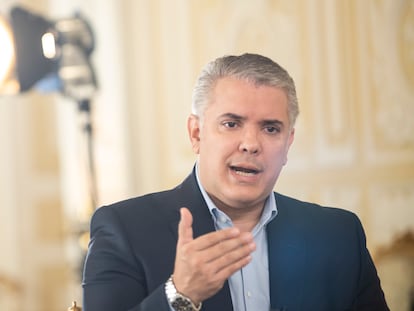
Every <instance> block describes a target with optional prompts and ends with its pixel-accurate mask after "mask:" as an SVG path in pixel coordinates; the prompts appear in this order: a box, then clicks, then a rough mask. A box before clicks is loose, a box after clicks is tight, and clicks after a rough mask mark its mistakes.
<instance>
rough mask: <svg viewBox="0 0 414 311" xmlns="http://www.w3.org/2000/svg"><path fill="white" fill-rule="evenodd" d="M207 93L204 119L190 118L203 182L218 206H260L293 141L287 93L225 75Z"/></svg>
mask: <svg viewBox="0 0 414 311" xmlns="http://www.w3.org/2000/svg"><path fill="white" fill-rule="evenodd" d="M210 99H211V102H210V104H209V105H208V106H207V108H206V110H205V112H204V115H203V117H202V118H203V119H202V122H200V120H199V119H198V118H197V117H196V116H193V115H192V116H190V118H189V121H188V130H189V134H190V139H191V142H192V145H193V150H194V152H195V153H196V154H198V157H199V159H198V161H199V173H200V180H201V183H202V185H203V187H204V188H205V190H206V192H207V193H208V194H209V196H210V197H211V198H212V200H213V202H214V203H215V204H216V205H217V207H219V208H221V209H222V210H229V209H242V208H246V209H252V208H254V209H256V208H260V209H261V208H262V207H263V203H264V200H265V199H266V198H267V196H268V195H269V194H270V192H271V191H272V190H273V187H274V185H275V183H276V180H277V178H278V176H279V173H280V171H281V169H282V167H283V165H284V164H285V163H286V161H287V153H288V150H289V147H290V145H291V144H292V142H293V137H294V131H293V129H291V127H290V125H289V118H288V103H287V97H286V94H285V92H284V91H283V90H282V89H279V88H274V87H268V86H259V87H257V86H255V85H254V84H252V83H249V82H247V81H245V80H239V79H236V78H232V77H226V78H222V79H220V80H219V81H218V82H217V83H216V86H215V89H214V91H213V93H212V96H211V98H210Z"/></svg>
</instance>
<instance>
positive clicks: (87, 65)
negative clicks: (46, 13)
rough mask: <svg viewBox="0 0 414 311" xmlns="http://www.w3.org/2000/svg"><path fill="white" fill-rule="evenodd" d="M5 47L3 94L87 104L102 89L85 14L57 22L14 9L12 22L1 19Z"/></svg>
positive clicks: (0, 69) (0, 43) (0, 73)
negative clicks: (57, 95) (58, 96)
mask: <svg viewBox="0 0 414 311" xmlns="http://www.w3.org/2000/svg"><path fill="white" fill-rule="evenodd" d="M0 47H1V49H0V93H1V94H16V93H23V92H26V91H28V90H30V89H32V88H37V89H40V90H42V91H46V92H48V91H59V92H61V93H62V94H64V95H66V96H69V97H70V98H73V99H75V100H77V101H82V100H85V99H89V98H90V97H91V96H92V94H93V93H94V91H95V89H96V79H95V74H94V70H93V67H92V64H91V61H90V56H91V53H92V51H93V49H94V37H93V33H92V30H91V27H90V25H89V24H88V22H87V21H86V20H85V19H84V18H83V17H82V16H81V15H80V14H76V15H75V16H74V17H71V18H65V19H58V20H55V21H51V20H48V19H46V18H43V17H42V16H39V15H36V14H33V13H32V12H29V11H28V10H26V9H24V8H22V7H14V8H12V9H11V12H10V18H9V19H8V20H7V19H6V18H4V17H3V18H1V17H0Z"/></svg>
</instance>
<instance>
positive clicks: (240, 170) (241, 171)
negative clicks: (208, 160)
mask: <svg viewBox="0 0 414 311" xmlns="http://www.w3.org/2000/svg"><path fill="white" fill-rule="evenodd" d="M230 169H231V170H232V171H233V172H235V173H236V174H238V175H241V176H253V175H257V174H259V170H256V169H253V168H246V167H241V166H233V165H232V166H230Z"/></svg>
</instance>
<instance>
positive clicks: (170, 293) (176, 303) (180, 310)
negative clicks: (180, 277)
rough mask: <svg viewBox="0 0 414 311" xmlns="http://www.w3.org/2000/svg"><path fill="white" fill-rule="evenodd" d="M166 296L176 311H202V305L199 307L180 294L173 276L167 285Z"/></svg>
mask: <svg viewBox="0 0 414 311" xmlns="http://www.w3.org/2000/svg"><path fill="white" fill-rule="evenodd" d="M165 294H166V296H167V299H168V302H169V303H170V305H171V307H173V309H174V310H175V311H200V310H201V306H202V303H201V302H200V303H199V304H198V305H197V306H196V305H195V304H194V303H193V302H192V301H191V299H190V298H188V297H186V296H184V295H183V294H181V293H179V292H178V291H177V289H176V288H175V285H174V281H173V276H172V275H171V276H170V278H169V279H168V281H167V282H166V283H165Z"/></svg>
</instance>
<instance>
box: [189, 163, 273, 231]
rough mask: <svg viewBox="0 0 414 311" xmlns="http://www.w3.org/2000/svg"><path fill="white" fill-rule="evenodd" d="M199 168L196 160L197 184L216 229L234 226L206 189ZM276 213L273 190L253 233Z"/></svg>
mask: <svg viewBox="0 0 414 311" xmlns="http://www.w3.org/2000/svg"><path fill="white" fill-rule="evenodd" d="M198 170H199V168H198V162H196V169H195V175H196V180H197V184H198V187H199V188H200V191H201V194H202V195H203V198H204V200H205V201H206V203H207V207H208V209H209V211H210V214H211V217H212V218H213V221H214V225H215V226H216V229H223V228H224V227H229V226H233V224H232V222H231V219H230V218H229V217H228V216H227V215H226V214H225V213H223V212H222V211H221V210H219V209H218V208H217V206H216V205H215V204H214V202H213V201H212V200H211V198H210V196H209V195H208V194H207V192H206V191H205V189H204V187H203V185H202V184H201V181H200V177H199V171H198ZM276 215H277V206H276V200H275V196H274V195H273V192H271V193H270V195H269V196H268V198H267V199H266V201H265V206H264V209H263V212H262V216H261V217H260V220H259V222H258V223H257V225H256V226H255V228H254V229H253V232H252V233H253V234H255V233H256V232H257V231H259V230H260V229H261V228H263V227H264V226H266V225H267V224H268V223H269V222H270V221H271V220H272V219H273V218H275V217H276ZM224 224H225V225H224Z"/></svg>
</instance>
